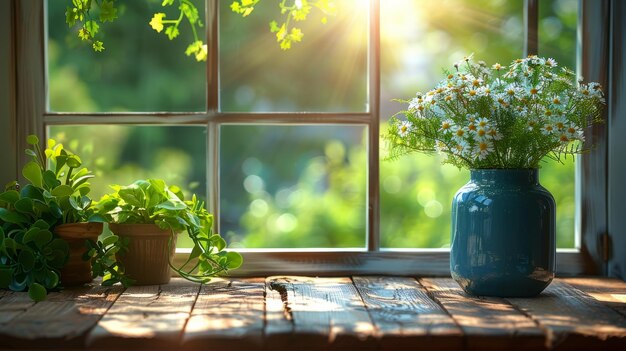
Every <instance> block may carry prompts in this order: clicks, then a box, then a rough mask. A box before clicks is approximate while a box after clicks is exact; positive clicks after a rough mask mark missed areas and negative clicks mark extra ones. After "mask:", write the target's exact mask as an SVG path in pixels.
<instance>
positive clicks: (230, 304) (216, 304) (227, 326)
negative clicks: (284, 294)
mask: <svg viewBox="0 0 626 351" xmlns="http://www.w3.org/2000/svg"><path fill="white" fill-rule="evenodd" d="M264 317H265V279H264V278H252V279H217V278H216V279H214V280H213V281H211V282H210V283H208V284H206V285H204V286H203V287H202V289H201V290H200V295H198V299H197V301H196V304H195V305H194V308H193V311H192V313H191V318H190V319H189V321H188V322H187V326H186V327H185V332H184V335H183V342H182V343H183V347H184V348H185V349H202V350H209V349H210V350H219V349H228V350H261V349H263V327H264Z"/></svg>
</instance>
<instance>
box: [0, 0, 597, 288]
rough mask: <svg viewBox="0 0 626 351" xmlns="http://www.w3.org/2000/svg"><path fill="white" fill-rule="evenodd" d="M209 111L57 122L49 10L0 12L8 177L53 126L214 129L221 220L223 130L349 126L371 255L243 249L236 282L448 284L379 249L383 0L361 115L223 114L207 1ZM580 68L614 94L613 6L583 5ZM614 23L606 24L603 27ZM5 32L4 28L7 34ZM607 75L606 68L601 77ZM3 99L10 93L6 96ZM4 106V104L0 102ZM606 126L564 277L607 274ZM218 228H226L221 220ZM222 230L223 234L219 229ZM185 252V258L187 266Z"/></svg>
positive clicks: (565, 257) (439, 269)
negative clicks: (358, 158) (361, 158)
mask: <svg viewBox="0 0 626 351" xmlns="http://www.w3.org/2000/svg"><path fill="white" fill-rule="evenodd" d="M206 1H207V6H206V20H207V21H206V22H207V26H206V30H207V42H208V45H209V55H208V59H207V91H208V95H207V111H206V112H201V113H93V114H91V113H89V114H88V113H57V112H48V111H47V106H48V101H47V95H48V94H47V88H48V87H47V79H46V74H47V67H46V62H47V60H46V50H45V48H46V44H45V40H46V39H45V38H46V37H47V24H46V18H47V15H46V1H45V0H44V1H41V0H10V1H5V2H2V4H0V20H6V18H5V17H7V16H9V17H10V21H8V22H7V21H0V23H2V24H3V25H4V23H5V22H6V23H10V25H9V28H8V35H5V34H4V33H6V32H5V31H4V30H2V29H3V28H0V35H2V36H1V37H0V49H3V50H4V49H5V48H7V49H8V50H7V51H2V52H9V53H11V55H9V57H8V59H0V68H4V67H2V66H3V65H4V66H8V69H6V70H5V69H3V70H2V71H0V78H2V79H0V82H2V83H0V84H2V85H0V88H2V87H3V86H8V89H7V90H8V92H9V93H8V97H9V99H8V100H9V102H8V103H7V104H0V114H2V115H3V116H6V117H0V126H1V127H2V128H3V131H2V132H0V133H2V134H0V139H3V138H2V137H8V138H4V139H3V140H2V142H3V143H4V144H6V145H3V146H6V147H7V149H8V150H9V152H8V153H7V155H3V156H1V158H0V162H2V164H8V165H14V166H15V167H9V168H10V169H7V170H5V171H4V172H5V173H2V176H3V177H6V175H13V176H14V177H15V176H18V170H19V169H21V165H22V164H24V162H25V157H24V155H23V153H20V152H17V151H16V150H23V149H25V147H26V145H25V142H24V140H25V136H26V135H28V134H37V135H39V136H40V137H41V138H44V137H45V132H46V129H47V127H48V126H51V125H72V124H80V125H89V124H127V125H132V124H142V125H200V126H205V127H206V128H207V131H208V133H207V152H208V153H207V155H208V159H209V161H208V162H207V175H208V180H207V181H208V184H210V186H209V190H208V192H209V194H208V195H209V199H210V200H209V210H210V211H211V212H213V213H214V214H215V216H216V218H219V213H218V211H219V206H218V202H219V178H218V177H219V172H218V170H219V126H220V125H225V124H231V123H236V124H248V123H249V124H296V125H297V124H311V123H320V124H342V125H359V126H363V125H365V126H367V127H368V169H369V174H368V185H367V189H368V190H367V194H368V197H367V209H368V210H367V241H366V247H365V248H364V249H359V250H356V249H354V250H353V249H336V250H332V249H331V250H328V249H305V250H298V249H289V250H286V249H267V250H241V251H242V253H243V256H244V265H243V266H242V267H241V268H240V269H238V270H236V271H233V272H232V274H233V275H237V276H254V275H268V274H314V275H342V274H397V275H449V251H448V250H447V249H382V248H380V240H379V238H380V226H379V220H380V201H379V124H380V118H379V117H380V116H379V101H380V70H379V67H380V30H379V29H380V23H379V16H378V14H379V0H370V9H371V10H370V14H371V15H370V23H369V25H370V33H369V48H368V63H369V65H368V94H369V96H368V100H369V109H368V111H367V112H363V113H299V112H298V113H224V112H221V111H220V108H219V96H218V92H219V87H218V79H217V78H218V64H219V62H218V60H219V58H218V56H219V55H218V54H217V53H218V18H217V16H218V15H217V13H218V11H217V6H218V1H219V0H206ZM538 1H539V0H525V2H524V23H525V28H526V31H525V39H524V49H525V51H526V52H527V53H535V52H537V26H538ZM579 1H580V6H579V16H580V19H579V28H578V33H579V44H580V43H582V44H583V45H578V47H579V52H578V55H577V56H578V62H579V64H578V67H579V73H581V74H582V75H583V76H584V77H585V78H586V79H587V80H593V81H599V82H600V83H601V84H603V85H604V86H607V81H608V78H607V68H606V66H608V61H609V59H608V51H609V50H608V49H607V48H606V47H605V46H603V45H605V44H606V43H607V42H608V37H609V34H608V27H609V26H608V1H609V0H607V1H592V0H591V1H590V0H579ZM604 21H606V24H605V22H604ZM4 29H6V28H4ZM603 67H605V68H603ZM5 76H6V77H5ZM0 92H2V90H0ZM0 102H1V101H0ZM607 129H608V128H607V127H605V126H604V127H603V126H600V127H594V129H593V130H591V131H590V134H588V136H589V135H591V136H592V137H593V139H595V140H596V141H599V142H600V145H599V146H597V147H596V148H595V149H594V151H592V152H591V153H590V154H587V155H584V156H583V157H582V162H579V163H578V164H579V165H580V170H579V171H578V175H579V177H578V178H577V179H579V181H578V188H579V189H578V190H579V191H578V194H580V196H579V197H578V199H577V207H578V210H577V212H578V214H577V217H578V220H577V228H578V229H577V232H579V233H581V235H582V237H581V240H580V241H579V242H581V247H580V248H576V249H559V250H558V252H557V273H558V274H561V275H575V274H598V273H605V272H606V264H605V261H606V257H603V256H604V255H603V254H602V252H605V251H606V250H605V248H606V246H603V243H606V241H605V240H604V239H605V238H606V235H605V234H606V225H607V217H606V213H607V208H606V206H607V200H606V186H607V184H606V177H607V169H608V164H607V162H608V161H607V158H606V153H607V134H608V131H607ZM218 222H219V221H218ZM218 229H219V228H218ZM185 255H186V252H185V250H178V252H177V259H181V260H182V259H183V258H184V256H185Z"/></svg>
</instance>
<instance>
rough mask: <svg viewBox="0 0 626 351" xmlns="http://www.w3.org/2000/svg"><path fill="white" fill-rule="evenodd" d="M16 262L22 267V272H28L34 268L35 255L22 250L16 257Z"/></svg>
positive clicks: (29, 251)
mask: <svg viewBox="0 0 626 351" xmlns="http://www.w3.org/2000/svg"><path fill="white" fill-rule="evenodd" d="M17 261H18V262H19V264H20V266H22V269H23V270H24V272H29V271H31V270H32V269H33V267H34V266H35V255H34V254H33V252H32V251H31V250H22V251H20V254H19V255H18V257H17Z"/></svg>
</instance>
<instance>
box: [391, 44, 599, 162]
mask: <svg viewBox="0 0 626 351" xmlns="http://www.w3.org/2000/svg"><path fill="white" fill-rule="evenodd" d="M445 74H446V77H445V79H443V80H442V81H441V82H440V83H439V84H438V85H437V86H436V87H435V88H434V89H432V90H430V91H428V92H426V93H417V94H416V96H415V98H413V99H411V100H398V101H400V102H403V103H406V104H408V108H407V110H405V111H400V112H398V113H397V114H395V115H394V116H393V117H392V118H391V120H390V125H389V129H388V132H387V134H386V135H385V139H386V141H387V146H388V149H389V157H390V158H395V157H398V156H400V155H404V154H407V153H411V152H414V151H418V152H425V153H435V152H438V153H440V154H443V155H445V156H446V159H445V162H447V163H450V164H453V165H455V166H457V167H465V168H469V169H486V168H538V166H539V162H540V161H541V159H542V158H543V157H544V156H548V157H551V158H553V159H555V160H558V161H561V159H562V157H567V156H568V155H573V154H577V153H580V152H582V151H583V150H584V149H583V142H584V134H583V131H584V129H585V128H587V127H588V126H589V125H590V124H592V123H599V122H601V113H602V105H603V104H604V97H603V93H602V90H601V87H600V85H599V84H598V83H588V84H583V83H582V81H576V75H575V73H574V72H573V71H571V70H569V69H567V68H559V67H558V65H557V62H556V61H555V60H554V59H551V58H548V59H546V58H542V57H537V56H529V57H527V58H524V59H517V60H515V61H513V62H512V63H511V64H510V65H509V66H508V67H507V66H502V65H500V64H499V63H496V64H494V65H493V66H491V67H488V66H487V65H486V64H485V63H484V62H482V61H480V62H477V63H474V62H472V57H471V56H469V57H466V58H464V59H463V60H461V61H460V62H457V63H456V64H455V65H454V70H453V71H446V72H445Z"/></svg>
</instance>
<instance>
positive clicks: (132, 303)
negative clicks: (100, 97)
mask: <svg viewBox="0 0 626 351" xmlns="http://www.w3.org/2000/svg"><path fill="white" fill-rule="evenodd" d="M199 290H200V285H199V284H195V283H191V282H188V281H186V280H183V279H182V278H172V281H171V282H170V283H169V284H165V285H146V286H133V287H130V288H128V289H127V290H126V291H125V292H124V293H123V294H122V295H121V296H120V297H119V298H118V300H117V301H116V303H115V304H114V305H113V306H112V307H111V308H110V309H109V312H108V313H107V314H106V316H104V318H102V320H100V322H99V323H98V324H97V325H96V327H95V328H94V329H93V330H92V331H91V333H90V334H89V336H88V337H87V345H88V346H89V347H91V348H113V349H120V348H142V349H143V348H150V349H154V348H160V349H163V348H165V349H171V348H176V347H178V345H179V343H180V339H181V335H182V332H183V329H184V327H185V324H186V323H187V320H188V319H189V316H190V314H191V310H192V307H193V304H194V303H195V301H196V298H197V296H198V292H199Z"/></svg>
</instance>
